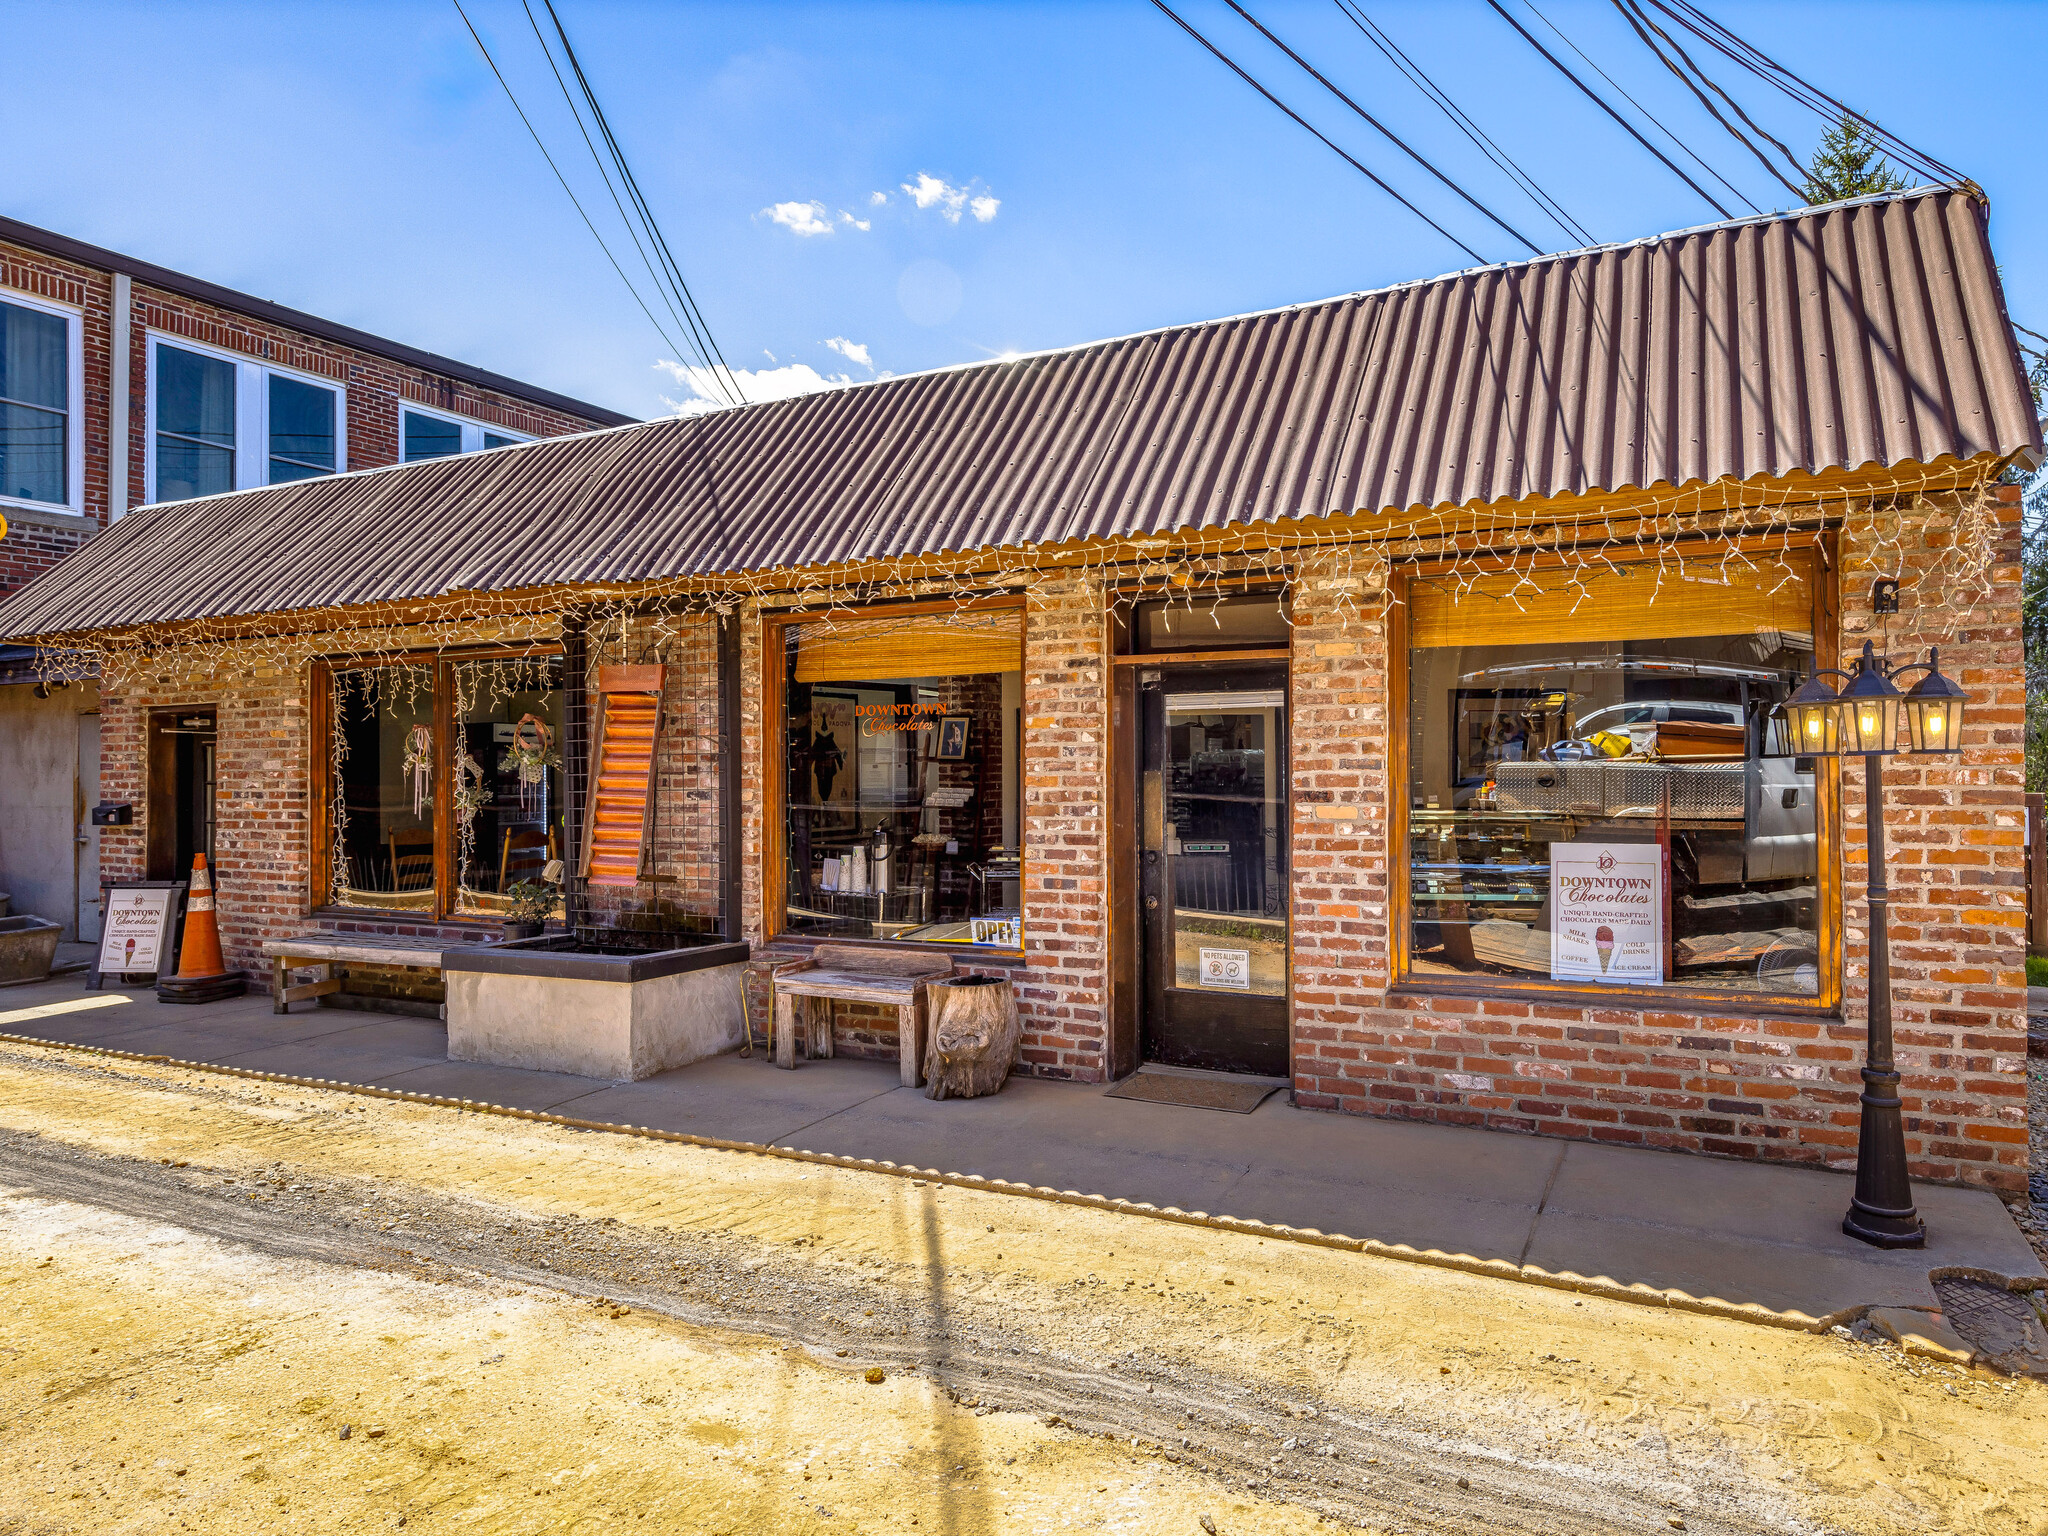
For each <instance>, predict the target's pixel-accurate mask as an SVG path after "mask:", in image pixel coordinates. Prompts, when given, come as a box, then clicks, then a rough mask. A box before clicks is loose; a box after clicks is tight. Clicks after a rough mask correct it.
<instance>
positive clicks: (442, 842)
mask: <svg viewBox="0 0 2048 1536" xmlns="http://www.w3.org/2000/svg"><path fill="white" fill-rule="evenodd" d="M561 656H562V646H561V644H560V642H558V641H536V642H534V643H533V644H530V645H522V644H512V645H487V646H478V647H476V648H474V649H465V650H460V651H413V652H406V653H402V654H400V655H397V656H391V657H383V658H378V659H375V660H369V661H356V660H338V659H331V658H326V657H321V658H318V659H316V660H315V661H314V662H313V679H312V682H313V686H312V708H311V710H310V711H309V716H310V720H311V735H312V741H311V747H312V751H311V754H310V755H311V758H312V763H311V772H310V774H309V775H308V778H309V782H310V784H311V787H312V802H313V803H312V808H311V815H310V816H309V817H308V818H307V819H308V821H309V823H310V824H311V829H312V840H313V845H312V850H311V851H312V882H311V892H310V896H311V911H312V914H313V915H314V916H317V917H374V918H376V919H377V920H378V921H380V922H385V923H399V924H404V923H432V924H436V925H438V924H442V923H466V924H475V925H479V926H487V927H495V926H497V925H499V924H502V923H503V922H504V919H503V918H501V917H494V916H492V915H491V914H489V913H485V912H457V911H456V910H455V895H456V892H455V827H454V823H453V822H452V821H450V820H448V819H446V818H444V817H441V816H436V817H435V818H434V904H433V906H432V907H431V908H421V909H420V910H419V911H417V912H402V911H393V910H391V909H390V908H388V907H352V906H347V905H345V904H343V903H341V902H338V901H336V900H335V899H334V889H333V885H332V881H333V878H334V847H333V842H334V817H333V813H332V810H331V809H330V807H331V805H332V803H333V796H334V782H333V761H334V757H333V744H332V732H333V729H334V676H335V674H336V673H338V672H367V671H370V670H372V669H373V668H377V667H394V666H413V667H423V668H431V669H432V670H433V674H434V684H433V686H434V803H435V804H436V805H447V804H449V803H450V799H449V796H450V794H451V792H452V791H453V789H454V784H453V782H452V781H453V778H454V773H455V769H454V765H453V763H452V762H451V761H450V760H449V754H448V752H447V751H446V747H447V744H448V743H449V742H450V741H452V740H453V739H454V734H455V677H454V669H455V668H456V667H457V666H458V665H462V664H465V663H469V662H477V661H498V660H518V659H524V658H533V659H540V658H545V657H555V658H560V657H561ZM561 691H562V694H563V705H564V711H565V713H566V710H567V704H568V692H569V683H568V679H567V678H566V677H565V678H564V679H563V686H562V690H561Z"/></svg>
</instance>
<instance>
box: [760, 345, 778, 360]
mask: <svg viewBox="0 0 2048 1536" xmlns="http://www.w3.org/2000/svg"><path fill="white" fill-rule="evenodd" d="M761 355H762V356H763V357H765V358H767V359H768V361H769V362H771V363H772V362H774V361H775V354H774V353H773V352H770V351H769V350H768V349H767V348H766V347H763V348H762V349H761Z"/></svg>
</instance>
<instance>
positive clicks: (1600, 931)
mask: <svg viewBox="0 0 2048 1536" xmlns="http://www.w3.org/2000/svg"><path fill="white" fill-rule="evenodd" d="M1593 948H1595V949H1596V950H1598V951H1599V952H1600V974H1601V975H1602V976H1605V975H1606V974H1607V962H1608V960H1609V959H1610V958H1611V957H1612V956H1613V954H1614V930H1613V929H1612V928H1609V927H1607V926H1606V925H1605V924H1602V925H1601V926H1600V927H1598V928H1596V929H1594V930H1593Z"/></svg>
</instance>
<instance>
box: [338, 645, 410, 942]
mask: <svg viewBox="0 0 2048 1536" xmlns="http://www.w3.org/2000/svg"><path fill="white" fill-rule="evenodd" d="M332 689H333V692H332V710H333V729H334V737H333V741H332V742H331V743H330V751H331V753H332V760H331V761H332V795H331V798H330V800H329V815H330V817H331V819H332V823H333V828H334V871H333V888H334V899H335V900H336V901H337V902H339V903H340V904H341V905H344V906H352V907H376V908H380V909H383V910H387V911H401V912H423V913H427V914H430V915H431V914H432V913H433V912H434V911H435V910H436V907H435V896H436V892H435V886H434V829H435V817H436V807H435V805H434V790H435V784H434V679H433V672H432V671H431V669H423V668H418V667H357V668H350V669H348V670H346V671H336V672H335V673H334V674H333V676H332Z"/></svg>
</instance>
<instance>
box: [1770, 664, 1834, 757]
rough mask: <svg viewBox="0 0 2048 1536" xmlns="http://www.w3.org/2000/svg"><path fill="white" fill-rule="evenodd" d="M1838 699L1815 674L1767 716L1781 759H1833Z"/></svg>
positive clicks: (1817, 674) (1819, 676) (1818, 675)
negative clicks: (1769, 716)
mask: <svg viewBox="0 0 2048 1536" xmlns="http://www.w3.org/2000/svg"><path fill="white" fill-rule="evenodd" d="M1839 698H1840V695H1838V694H1837V693H1836V692H1835V690H1834V689H1832V688H1830V687H1829V686H1828V685H1827V683H1826V681H1825V680H1824V679H1823V678H1822V677H1821V675H1820V674H1819V673H1818V672H1816V673H1815V674H1814V675H1813V676H1812V677H1809V678H1808V679H1807V680H1806V681H1805V682H1803V683H1801V684H1800V685H1799V687H1798V689H1797V691H1795V692H1794V693H1793V695H1792V697H1791V698H1789V699H1787V700H1786V701H1785V702H1784V703H1783V704H1781V705H1779V706H1778V708H1777V710H1776V711H1775V712H1774V713H1773V715H1772V716H1771V727H1772V732H1773V734H1774V735H1775V737H1776V738H1777V747H1778V755H1779V756H1781V757H1833V756H1834V755H1835V724H1836V719H1835V706H1836V703H1837V701H1838V699H1839Z"/></svg>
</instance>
